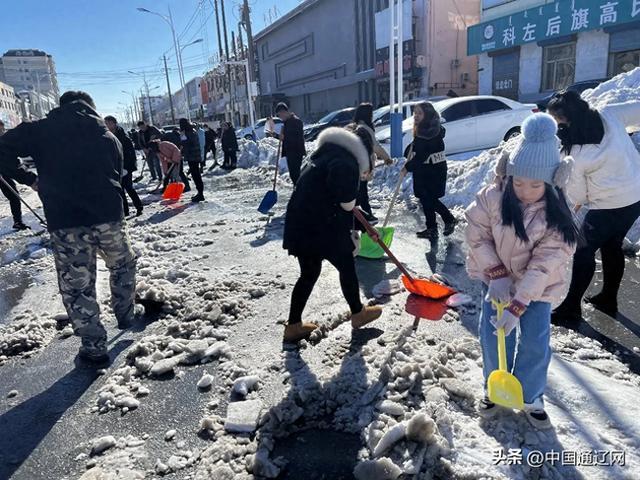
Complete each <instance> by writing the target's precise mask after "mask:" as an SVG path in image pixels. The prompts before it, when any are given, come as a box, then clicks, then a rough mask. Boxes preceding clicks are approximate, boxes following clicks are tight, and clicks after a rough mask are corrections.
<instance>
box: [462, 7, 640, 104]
mask: <svg viewBox="0 0 640 480" xmlns="http://www.w3.org/2000/svg"><path fill="white" fill-rule="evenodd" d="M533 3H535V2H533ZM531 5H532V2H531V1H530V0H516V1H513V2H507V3H505V2H496V1H493V2H491V1H489V0H486V1H485V2H484V3H483V19H485V18H490V17H491V9H492V8H494V9H495V8H499V9H500V13H501V16H499V17H497V18H490V19H488V20H486V21H483V22H481V23H480V24H478V25H473V26H471V27H469V29H468V32H467V33H468V35H467V54H468V55H478V56H479V66H480V76H479V90H480V93H481V94H493V95H502V96H505V97H509V98H513V99H519V100H522V101H533V100H536V99H538V98H540V97H542V96H545V95H547V94H548V93H549V92H552V91H555V90H559V89H562V88H565V87H568V86H569V85H572V84H574V83H577V82H584V81H588V80H602V79H605V78H610V77H612V76H615V75H617V74H619V73H621V72H626V71H630V70H633V69H634V68H635V67H637V66H640V0H626V1H622V0H618V1H613V0H610V1H607V0H571V1H566V0H563V1H557V2H555V3H546V4H542V5H539V6H533V8H526V9H523V8H522V7H524V6H531Z"/></svg>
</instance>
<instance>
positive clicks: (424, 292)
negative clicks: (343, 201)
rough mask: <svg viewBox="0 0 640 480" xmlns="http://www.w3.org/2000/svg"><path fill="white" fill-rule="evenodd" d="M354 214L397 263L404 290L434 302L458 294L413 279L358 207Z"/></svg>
mask: <svg viewBox="0 0 640 480" xmlns="http://www.w3.org/2000/svg"><path fill="white" fill-rule="evenodd" d="M353 214H354V215H355V217H356V218H357V219H358V221H359V222H360V223H361V224H362V226H363V227H364V228H365V230H366V231H367V233H368V234H369V236H370V237H371V238H372V239H376V241H377V242H378V245H380V248H382V250H384V253H386V254H387V256H388V257H389V258H390V259H391V261H392V262H393V263H395V265H396V267H398V269H399V270H400V271H401V272H402V273H403V275H402V283H403V284H404V288H406V289H407V290H409V291H410V292H411V293H415V294H416V295H420V296H421V297H427V298H432V299H434V300H440V299H441V298H445V297H448V296H450V295H453V294H454V293H456V291H455V290H454V289H453V288H450V287H447V286H445V285H440V284H439V283H435V282H432V281H430V280H425V279H423V278H413V277H412V276H411V274H410V273H409V272H408V271H407V269H406V268H404V265H402V263H400V261H399V260H398V259H397V258H396V256H395V255H394V254H393V253H391V250H389V247H387V246H386V245H385V244H384V242H383V241H382V240H381V239H380V236H379V235H378V232H376V230H375V229H374V228H373V227H372V226H371V225H370V224H369V222H367V221H366V220H365V218H364V216H363V215H362V212H361V211H360V209H359V208H357V207H356V208H354V209H353Z"/></svg>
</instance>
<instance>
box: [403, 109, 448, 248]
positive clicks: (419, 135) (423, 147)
mask: <svg viewBox="0 0 640 480" xmlns="http://www.w3.org/2000/svg"><path fill="white" fill-rule="evenodd" d="M413 121H414V126H413V142H412V144H411V145H410V146H409V148H408V149H407V151H408V152H411V153H410V154H409V153H407V152H405V156H407V155H410V158H407V163H406V164H405V166H404V169H405V170H406V171H407V172H411V173H412V174H413V193H414V194H415V196H416V197H417V198H418V199H419V200H420V203H421V204H422V209H423V210H424V215H425V218H426V222H425V223H426V227H427V228H426V230H422V231H420V232H418V233H417V235H418V237H419V238H428V239H435V238H436V237H437V236H438V224H437V223H436V213H438V214H439V215H440V216H441V217H442V220H443V221H444V231H443V233H444V234H445V235H451V234H452V233H453V230H454V229H455V226H456V223H457V221H456V219H455V217H454V216H453V215H452V214H451V212H450V211H449V209H448V208H447V207H446V206H445V205H444V204H443V203H442V202H441V201H440V198H442V197H444V194H445V189H446V186H447V157H446V156H445V154H444V137H445V134H446V130H445V129H444V127H443V126H442V125H441V124H440V115H439V114H438V112H437V111H436V109H435V108H434V107H433V105H432V104H431V103H429V102H422V103H419V104H418V105H416V106H415V108H414V109H413Z"/></svg>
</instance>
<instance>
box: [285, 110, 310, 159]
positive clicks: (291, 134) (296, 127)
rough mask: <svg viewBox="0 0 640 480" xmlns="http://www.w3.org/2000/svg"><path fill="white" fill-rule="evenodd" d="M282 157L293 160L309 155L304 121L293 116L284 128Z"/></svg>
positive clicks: (286, 121)
mask: <svg viewBox="0 0 640 480" xmlns="http://www.w3.org/2000/svg"><path fill="white" fill-rule="evenodd" d="M282 134H283V135H284V140H283V141H282V156H283V157H291V158H302V157H304V156H305V155H306V154H307V151H306V149H305V146H304V131H303V128H302V120H300V119H299V118H298V117H296V116H295V115H293V114H292V115H291V116H290V117H289V118H288V119H287V120H285V122H284V125H283V126H282Z"/></svg>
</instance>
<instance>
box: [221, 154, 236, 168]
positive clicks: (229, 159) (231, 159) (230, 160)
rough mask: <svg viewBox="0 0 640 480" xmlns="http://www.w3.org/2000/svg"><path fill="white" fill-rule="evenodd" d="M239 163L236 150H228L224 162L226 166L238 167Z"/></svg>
mask: <svg viewBox="0 0 640 480" xmlns="http://www.w3.org/2000/svg"><path fill="white" fill-rule="evenodd" d="M237 163H238V158H237V156H236V152H235V151H234V150H228V151H225V152H224V163H223V164H222V166H223V167H224V168H227V169H232V168H236V164H237Z"/></svg>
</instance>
